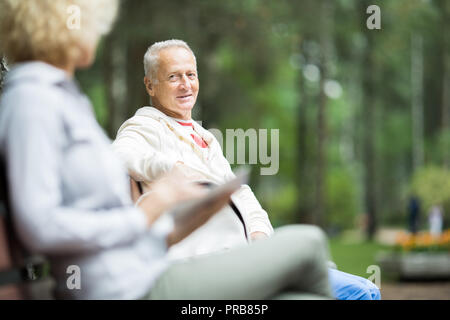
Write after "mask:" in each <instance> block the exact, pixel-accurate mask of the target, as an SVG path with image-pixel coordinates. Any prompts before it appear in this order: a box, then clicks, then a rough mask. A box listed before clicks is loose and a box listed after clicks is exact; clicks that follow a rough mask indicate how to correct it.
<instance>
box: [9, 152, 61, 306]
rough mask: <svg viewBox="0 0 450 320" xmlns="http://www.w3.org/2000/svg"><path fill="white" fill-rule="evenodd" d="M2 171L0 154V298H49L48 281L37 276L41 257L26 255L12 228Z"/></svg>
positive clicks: (50, 296) (50, 295) (49, 284)
mask: <svg viewBox="0 0 450 320" xmlns="http://www.w3.org/2000/svg"><path fill="white" fill-rule="evenodd" d="M6 174H7V171H6V166H5V164H4V162H3V160H2V159H1V157H0V300H5V299H9V300H11V299H13V300H17V299H49V298H52V293H50V291H51V286H52V283H50V282H49V281H47V280H46V281H45V284H44V285H43V283H44V282H43V281H40V280H41V279H38V276H37V274H40V273H42V270H43V268H44V265H45V261H43V260H42V258H41V257H35V256H31V255H29V254H28V253H27V252H26V250H25V249H24V248H23V246H22V245H21V243H20V241H19V240H18V239H17V236H16V233H15V232H14V228H13V222H12V214H11V208H10V204H9V193H8V183H7V176H6ZM35 280H39V281H35Z"/></svg>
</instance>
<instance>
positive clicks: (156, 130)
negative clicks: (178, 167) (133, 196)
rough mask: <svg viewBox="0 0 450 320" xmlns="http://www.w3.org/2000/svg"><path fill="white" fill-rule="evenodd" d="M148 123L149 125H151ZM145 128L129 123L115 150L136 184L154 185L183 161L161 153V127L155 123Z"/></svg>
mask: <svg viewBox="0 0 450 320" xmlns="http://www.w3.org/2000/svg"><path fill="white" fill-rule="evenodd" d="M147 122H148V123H147ZM147 122H146V123H145V124H143V123H140V122H139V121H138V120H136V119H135V118H131V119H129V120H127V121H126V122H125V123H124V124H123V125H122V126H121V127H120V129H119V131H118V133H117V137H116V140H115V141H114V142H113V144H112V146H113V149H114V151H115V152H116V153H117V154H118V155H119V156H120V158H121V159H122V160H123V161H124V162H125V165H126V167H127V169H128V172H129V174H130V175H131V177H132V178H133V179H134V180H136V181H153V180H156V179H157V178H158V177H160V176H161V175H162V174H164V173H167V172H169V171H171V170H172V169H173V167H174V165H175V163H176V162H177V161H180V159H175V158H170V157H168V156H166V155H164V154H163V153H162V152H161V151H160V150H161V138H160V131H162V130H163V128H162V126H161V124H160V123H159V122H158V121H156V120H153V119H149V120H147Z"/></svg>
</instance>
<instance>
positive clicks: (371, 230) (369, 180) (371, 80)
mask: <svg viewBox="0 0 450 320" xmlns="http://www.w3.org/2000/svg"><path fill="white" fill-rule="evenodd" d="M361 5H362V8H361V9H362V10H361V12H365V10H366V8H367V7H368V6H369V5H370V3H369V2H367V1H364V2H361ZM362 22H363V24H362V25H363V26H364V28H365V26H366V16H364V15H363V21H362ZM364 32H365V35H366V39H367V45H366V47H365V49H364V53H363V66H362V68H363V69H365V72H364V74H363V79H362V90H363V99H362V103H363V113H364V115H363V125H364V129H363V130H364V151H363V152H364V155H363V158H364V202H365V209H366V212H365V214H366V215H367V216H366V218H367V220H366V235H367V239H368V240H372V239H373V237H374V235H375V231H376V227H377V223H376V217H377V202H376V168H375V163H376V161H375V142H374V140H375V135H376V132H375V118H374V117H375V99H376V96H375V70H376V68H375V66H374V57H373V53H372V52H373V50H374V49H375V46H374V43H373V42H374V32H377V31H376V30H369V29H365V31H364Z"/></svg>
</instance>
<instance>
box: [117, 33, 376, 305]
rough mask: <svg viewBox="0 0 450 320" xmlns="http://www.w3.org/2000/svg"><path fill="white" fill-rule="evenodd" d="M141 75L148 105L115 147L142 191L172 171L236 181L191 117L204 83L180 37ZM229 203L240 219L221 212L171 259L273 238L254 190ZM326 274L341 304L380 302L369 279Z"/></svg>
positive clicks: (152, 51) (155, 54)
mask: <svg viewBox="0 0 450 320" xmlns="http://www.w3.org/2000/svg"><path fill="white" fill-rule="evenodd" d="M144 71H145V77H144V83H145V87H146V90H147V93H148V94H149V96H150V98H151V106H145V107H142V108H140V109H139V110H138V111H137V112H136V114H135V116H134V117H132V118H131V119H129V120H127V121H126V122H125V123H124V124H123V125H122V126H121V127H120V128H119V131H118V133H117V138H116V140H115V142H114V143H113V146H114V149H115V151H116V152H117V153H118V154H119V155H120V156H121V158H122V159H123V160H124V161H125V164H126V166H127V167H128V170H129V173H130V175H131V176H132V178H133V179H135V180H136V181H139V182H141V183H142V184H143V188H144V190H149V189H150V184H151V183H152V181H154V180H155V179H157V178H158V177H159V176H160V175H161V174H163V173H165V172H169V171H178V172H182V173H183V174H184V175H185V176H187V177H188V178H190V179H191V180H193V181H196V180H200V181H204V180H206V181H208V182H212V183H215V184H222V183H224V182H226V181H228V180H230V179H232V178H233V177H234V175H233V172H232V171H231V168H230V165H229V163H228V161H227V160H226V159H225V157H224V156H223V153H222V150H221V147H220V145H219V143H218V142H217V140H216V139H215V137H214V136H213V135H212V134H211V133H209V132H208V131H207V130H205V129H204V128H203V127H202V126H201V125H199V124H197V123H196V122H195V121H193V120H192V118H191V114H192V108H193V107H194V105H195V102H196V100H197V95H198V91H199V80H198V75H197V64H196V59H195V55H194V53H193V52H192V50H191V49H190V47H189V46H188V45H187V44H186V43H185V42H184V41H181V40H168V41H163V42H157V43H155V44H153V45H152V46H151V47H150V48H149V49H148V50H147V52H146V54H145V56H144ZM232 200H233V203H234V204H235V205H236V207H237V209H238V210H235V211H236V212H238V213H241V216H239V214H235V213H234V212H232V211H231V210H230V209H229V208H228V209H224V210H222V211H221V212H219V213H218V214H216V215H215V216H214V217H213V218H212V219H211V220H210V221H208V222H207V223H206V224H205V225H204V226H203V227H201V228H199V229H198V230H197V231H195V232H194V233H192V235H191V236H189V237H188V238H186V239H185V240H183V241H182V242H180V243H179V244H177V245H175V246H173V247H172V249H171V250H170V251H169V256H171V257H172V258H173V259H180V258H188V257H192V256H196V255H200V254H206V253H212V252H216V251H221V250H225V249H228V248H231V247H234V246H238V245H243V244H246V243H247V240H249V241H252V240H256V239H260V238H266V237H270V236H271V235H272V233H273V228H272V226H271V223H270V221H269V218H268V215H267V213H266V211H265V210H264V209H263V208H262V207H261V205H260V204H259V202H258V200H257V199H256V197H255V196H254V194H253V192H252V191H251V189H250V188H249V186H247V185H243V186H242V187H241V188H240V189H239V190H238V191H237V192H236V193H235V194H233V196H232ZM240 218H241V219H240ZM247 234H249V237H248V238H249V239H247V236H246V235H247ZM297 245H298V244H296V243H292V244H291V246H297ZM256 267H257V266H255V268H256ZM329 275H330V282H331V285H332V288H333V291H334V295H335V297H336V298H338V299H379V290H378V288H377V287H376V286H375V285H373V284H372V283H371V282H370V281H368V280H366V279H364V278H361V277H356V276H353V275H350V274H346V273H343V272H341V271H338V270H335V269H329Z"/></svg>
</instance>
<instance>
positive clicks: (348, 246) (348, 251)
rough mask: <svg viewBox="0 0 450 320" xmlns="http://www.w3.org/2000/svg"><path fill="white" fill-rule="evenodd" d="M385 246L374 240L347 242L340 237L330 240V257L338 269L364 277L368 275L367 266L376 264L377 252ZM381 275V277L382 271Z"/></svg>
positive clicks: (385, 247)
mask: <svg viewBox="0 0 450 320" xmlns="http://www.w3.org/2000/svg"><path fill="white" fill-rule="evenodd" d="M387 248H388V247H387V246H384V245H381V244H378V243H375V242H355V243H347V242H344V241H342V240H341V239H332V240H330V252H331V259H332V260H333V262H334V263H336V265H337V267H338V269H339V270H341V271H344V272H348V273H351V274H354V275H357V276H360V277H364V278H366V279H367V278H368V277H369V276H370V274H368V273H367V267H368V266H370V265H376V264H377V261H376V255H377V253H378V252H380V251H381V250H385V249H387ZM381 276H382V277H383V273H382V274H381ZM382 280H383V278H382Z"/></svg>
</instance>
